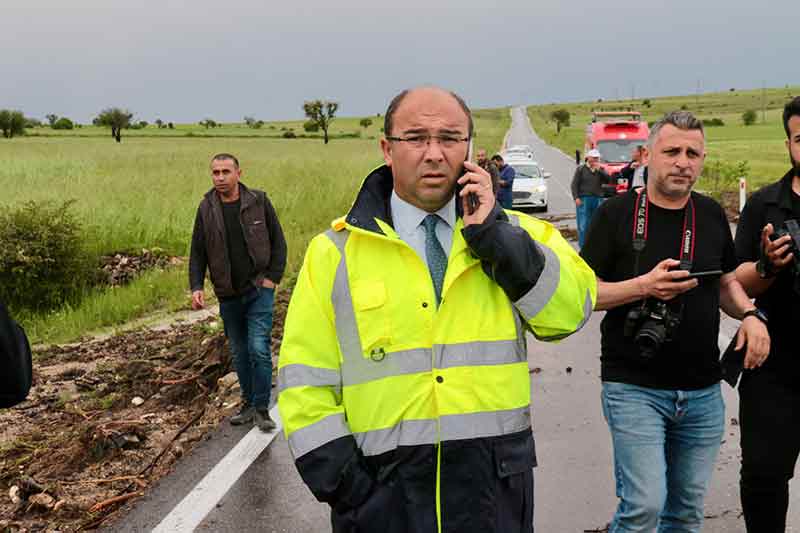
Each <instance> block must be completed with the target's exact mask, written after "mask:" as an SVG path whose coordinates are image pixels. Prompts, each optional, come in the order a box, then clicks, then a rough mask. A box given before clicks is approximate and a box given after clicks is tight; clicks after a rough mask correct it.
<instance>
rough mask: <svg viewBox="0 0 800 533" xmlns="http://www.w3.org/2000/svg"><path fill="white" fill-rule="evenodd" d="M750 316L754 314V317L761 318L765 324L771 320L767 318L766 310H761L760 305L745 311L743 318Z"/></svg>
mask: <svg viewBox="0 0 800 533" xmlns="http://www.w3.org/2000/svg"><path fill="white" fill-rule="evenodd" d="M749 316H754V317H756V318H757V319H759V320H760V321H761V322H763V323H764V324H768V323H769V321H768V320H767V315H766V313H764V311H762V310H761V309H759V308H758V307H754V308H752V309H748V310H747V311H745V312H744V313H743V314H742V320H744V319H745V318H747V317H749Z"/></svg>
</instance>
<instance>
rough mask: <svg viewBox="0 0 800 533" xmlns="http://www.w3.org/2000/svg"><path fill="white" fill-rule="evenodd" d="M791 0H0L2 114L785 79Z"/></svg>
mask: <svg viewBox="0 0 800 533" xmlns="http://www.w3.org/2000/svg"><path fill="white" fill-rule="evenodd" d="M798 20H800V15H799V14H798V6H797V2H796V1H790V0H772V1H769V2H766V1H760V2H758V1H756V2H753V1H748V2H731V1H730V0H672V1H659V0H650V1H641V0H640V1H629V0H604V1H600V0H598V1H594V2H588V1H584V0H581V1H579V2H575V1H573V2H570V1H566V0H562V1H557V0H514V1H510V2H504V3H502V5H500V6H499V7H492V2H487V1H485V0H484V1H483V2H471V1H469V0H461V1H457V0H407V1H403V2H385V1H377V0H369V1H368V0H327V1H321V0H296V1H291V0H289V1H284V0H281V1H279V2H276V1H274V0H227V1H226V2H222V1H218V0H216V1H212V0H135V1H130V0H128V1H125V2H123V1H121V0H0V108H13V109H20V110H22V111H24V112H25V114H26V115H28V116H33V117H38V118H43V117H44V115H45V114H48V113H55V114H58V115H62V116H67V117H70V118H73V119H75V120H78V121H80V122H89V121H91V119H92V118H93V117H94V116H95V115H96V113H97V112H98V111H99V110H100V109H102V108H104V107H108V106H121V107H127V108H129V109H130V110H131V111H133V112H134V113H135V117H136V118H137V119H140V120H148V121H151V122H152V121H153V120H155V119H156V118H161V119H163V120H164V121H174V122H194V121H198V120H201V119H203V118H206V117H210V118H213V119H215V120H217V121H241V120H242V117H243V116H245V115H252V116H255V117H257V118H260V119H264V120H279V119H295V118H301V117H302V108H301V106H302V103H303V100H305V99H312V98H330V99H335V100H337V101H339V102H340V115H343V116H356V115H365V114H372V113H376V112H383V111H384V109H385V108H386V105H387V103H388V101H389V100H390V99H391V97H392V96H393V95H394V94H395V93H397V92H398V91H399V90H401V89H402V88H405V87H408V86H413V85H417V84H428V83H431V84H437V85H442V86H444V87H447V88H450V89H453V90H455V91H456V92H458V93H460V94H461V95H462V96H464V98H465V99H466V101H467V103H468V104H469V105H470V106H471V107H474V108H482V107H494V106H503V105H511V104H520V103H524V104H532V103H549V102H557V101H576V100H589V99H596V98H614V97H616V96H619V97H630V95H631V94H632V93H633V94H635V96H636V97H637V98H638V97H642V96H658V95H666V94H691V93H694V92H695V91H696V90H697V88H698V84H699V86H700V87H701V89H702V90H704V91H706V90H720V89H723V90H724V89H728V88H730V87H737V88H757V87H761V85H762V83H766V85H767V86H781V87H782V86H784V85H785V84H800V70H799V69H798V68H797V65H798V63H800V39H799V38H798V35H800V33H799V32H798Z"/></svg>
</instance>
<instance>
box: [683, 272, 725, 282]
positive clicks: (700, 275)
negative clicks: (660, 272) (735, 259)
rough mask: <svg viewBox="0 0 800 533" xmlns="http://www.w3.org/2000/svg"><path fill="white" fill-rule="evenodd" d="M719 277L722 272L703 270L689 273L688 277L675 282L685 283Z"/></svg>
mask: <svg viewBox="0 0 800 533" xmlns="http://www.w3.org/2000/svg"><path fill="white" fill-rule="evenodd" d="M721 275H722V270H705V271H702V272H689V275H688V276H686V277H685V278H681V279H679V280H676V281H686V280H687V279H696V280H701V279H704V278H718V277H720V276H721Z"/></svg>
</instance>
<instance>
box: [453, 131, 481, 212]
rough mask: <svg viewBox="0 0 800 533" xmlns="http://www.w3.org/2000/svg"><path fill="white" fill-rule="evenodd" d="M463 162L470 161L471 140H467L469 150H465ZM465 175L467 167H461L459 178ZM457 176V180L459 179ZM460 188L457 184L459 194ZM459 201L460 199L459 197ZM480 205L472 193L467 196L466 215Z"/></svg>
mask: <svg viewBox="0 0 800 533" xmlns="http://www.w3.org/2000/svg"><path fill="white" fill-rule="evenodd" d="M464 161H472V139H470V140H469V148H467V158H466V159H465V160H464ZM466 173H467V167H465V166H463V165H462V167H461V176H463V175H464V174H466ZM461 176H459V178H460V177H461ZM461 188H462V186H461V185H460V184H459V186H458V189H457V190H458V192H461ZM459 201H460V197H459ZM479 205H481V202H480V200H479V199H478V195H477V194H475V193H474V192H471V193H469V194H467V214H468V215H472V214H473V213H475V211H476V210H477V209H478V206H479Z"/></svg>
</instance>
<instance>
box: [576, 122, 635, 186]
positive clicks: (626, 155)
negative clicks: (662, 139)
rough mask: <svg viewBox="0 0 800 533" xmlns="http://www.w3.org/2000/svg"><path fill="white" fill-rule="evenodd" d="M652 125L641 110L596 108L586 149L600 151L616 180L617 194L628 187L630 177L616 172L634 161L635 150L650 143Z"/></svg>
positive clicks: (605, 164) (608, 170) (588, 132)
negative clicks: (624, 176)
mask: <svg viewBox="0 0 800 533" xmlns="http://www.w3.org/2000/svg"><path fill="white" fill-rule="evenodd" d="M648 135H650V128H648V127H647V122H643V121H642V114H641V113H639V112H638V111H595V112H593V113H592V122H591V124H589V125H588V126H586V144H585V149H586V151H587V152H588V151H589V150H591V149H593V148H596V149H597V150H598V151H599V152H600V156H601V158H600V163H601V165H602V167H603V169H604V170H605V171H606V172H607V173H608V175H609V176H611V178H612V180H616V181H617V183H616V190H617V193H622V192H625V191H627V190H628V183H627V180H625V179H622V178H618V177H617V176H616V175H617V174H618V173H619V171H620V170H621V169H622V167H624V166H625V165H626V164H627V163H629V162H630V160H631V152H632V151H633V148H634V147H635V146H638V145H644V144H645V143H646V142H647V136H648Z"/></svg>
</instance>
